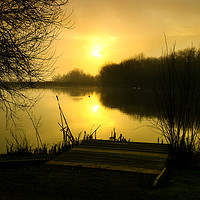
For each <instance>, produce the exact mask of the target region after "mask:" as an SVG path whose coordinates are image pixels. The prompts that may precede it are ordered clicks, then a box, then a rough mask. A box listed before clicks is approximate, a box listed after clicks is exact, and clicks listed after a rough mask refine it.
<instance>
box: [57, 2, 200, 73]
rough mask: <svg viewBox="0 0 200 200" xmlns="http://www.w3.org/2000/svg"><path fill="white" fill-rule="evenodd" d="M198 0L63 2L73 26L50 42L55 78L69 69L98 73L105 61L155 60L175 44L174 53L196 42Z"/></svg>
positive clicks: (199, 26) (198, 35) (199, 37)
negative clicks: (51, 43) (143, 57)
mask: <svg viewBox="0 0 200 200" xmlns="http://www.w3.org/2000/svg"><path fill="white" fill-rule="evenodd" d="M199 8H200V1H199V0H167V1H165V0H123V1H122V0H99V1H98V0H69V2H68V5H67V13H68V14H70V13H71V12H72V14H71V16H70V17H69V20H71V23H75V25H74V27H73V29H70V30H69V29H63V30H62V32H61V34H60V35H59V37H58V39H57V40H56V41H55V50H56V56H58V60H57V62H56V64H55V67H56V71H55V74H58V73H59V74H66V73H68V72H69V71H71V70H73V69H74V68H79V69H82V70H83V71H84V72H85V73H89V74H92V75H96V74H98V72H99V70H100V69H101V67H102V66H104V65H105V64H108V63H120V62H121V61H123V60H125V59H129V58H131V57H134V56H135V55H138V54H140V53H143V54H144V55H145V56H146V57H149V56H153V57H158V56H160V55H161V54H162V48H163V47H165V42H164V33H165V34H166V37H167V42H168V46H169V48H170V47H172V46H173V45H174V43H175V41H176V49H177V50H179V49H183V48H187V47H191V46H195V47H199V44H200V12H199Z"/></svg>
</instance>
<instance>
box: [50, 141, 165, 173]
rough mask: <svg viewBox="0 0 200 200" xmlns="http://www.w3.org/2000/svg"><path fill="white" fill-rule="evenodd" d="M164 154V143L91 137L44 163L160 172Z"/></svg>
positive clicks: (163, 162)
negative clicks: (107, 139)
mask: <svg viewBox="0 0 200 200" xmlns="http://www.w3.org/2000/svg"><path fill="white" fill-rule="evenodd" d="M167 157H168V146H167V145H166V144H154V143H138V142H131V143H121V142H111V141H106V140H90V141H87V142H85V143H83V144H81V145H79V146H78V147H75V148H72V149H71V150H70V151H68V152H65V153H64V154H62V155H59V156H58V157H56V158H55V159H54V160H51V161H49V162H47V164H51V165H66V166H80V167H91V168H102V169H109V170H121V171H129V172H139V173H148V174H160V173H161V171H162V170H163V168H164V167H165V164H166V160H167Z"/></svg>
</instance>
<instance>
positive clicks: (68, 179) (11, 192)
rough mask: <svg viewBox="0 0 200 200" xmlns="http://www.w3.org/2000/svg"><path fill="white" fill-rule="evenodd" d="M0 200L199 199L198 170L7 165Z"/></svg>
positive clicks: (2, 173) (2, 171) (2, 172)
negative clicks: (150, 172) (157, 178)
mask: <svg viewBox="0 0 200 200" xmlns="http://www.w3.org/2000/svg"><path fill="white" fill-rule="evenodd" d="M0 179H1V182H0V199H48V200H49V199H95V200H98V199H115V200H116V199H137V200H138V199H145V200H146V199H181V200H182V199H198V198H199V197H200V191H199V187H200V171H198V170H176V169H170V170H168V171H167V174H165V176H164V177H163V180H162V181H161V183H160V185H159V186H158V187H157V188H152V183H153V181H154V179H155V175H147V174H139V173H128V172H119V171H109V170H101V169H89V168H81V167H64V166H51V165H44V164H37V165H10V166H6V167H1V168H0Z"/></svg>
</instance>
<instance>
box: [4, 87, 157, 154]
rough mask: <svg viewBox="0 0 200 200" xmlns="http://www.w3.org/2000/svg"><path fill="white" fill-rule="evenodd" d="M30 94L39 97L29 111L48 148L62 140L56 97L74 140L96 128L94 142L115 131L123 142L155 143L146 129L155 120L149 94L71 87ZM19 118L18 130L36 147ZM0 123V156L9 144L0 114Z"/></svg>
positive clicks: (31, 133)
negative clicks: (35, 119) (126, 140)
mask: <svg viewBox="0 0 200 200" xmlns="http://www.w3.org/2000/svg"><path fill="white" fill-rule="evenodd" d="M30 92H31V94H32V95H33V96H35V95H37V94H41V95H42V98H41V100H40V101H39V103H38V104H37V105H36V106H35V107H34V108H33V109H32V111H33V113H34V115H35V117H36V118H37V119H39V118H40V117H41V125H40V127H39V133H40V136H41V138H42V141H43V143H46V144H47V145H48V146H49V147H50V146H51V145H52V144H55V143H58V142H60V141H61V140H62V133H61V132H60V127H59V125H58V122H60V118H59V109H58V104H57V100H56V95H58V96H59V99H60V104H61V107H62V110H63V112H64V114H65V117H66V119H67V121H68V124H69V127H70V129H71V131H72V133H73V134H74V135H75V136H77V135H78V134H79V133H80V132H81V131H86V132H87V133H89V132H90V131H91V130H95V129H96V128H97V127H98V126H99V125H101V127H100V128H99V129H98V131H97V139H108V138H109V137H110V134H111V131H113V129H114V128H115V130H116V133H117V136H119V134H123V136H124V137H125V138H126V139H131V140H132V141H137V142H157V138H158V136H160V135H159V134H158V133H157V132H156V130H152V129H150V128H149V127H148V126H147V125H150V122H149V121H151V120H152V119H154V118H155V117H156V108H155V105H154V101H153V93H152V91H143V90H120V89H115V90H113V89H105V88H86V87H85V88H78V87H70V88H54V89H37V90H36V89H35V90H31V91H30ZM18 116H19V117H20V119H18V120H16V122H17V127H18V128H20V129H21V130H23V131H24V133H25V134H26V136H27V139H28V141H29V143H30V144H31V145H33V146H34V147H36V137H35V131H34V128H33V125H32V123H31V121H30V119H29V117H28V115H27V114H26V113H22V112H21V113H18ZM0 120H1V121H0V125H1V132H0V141H1V145H0V152H1V153H4V152H5V151H6V139H7V140H10V137H9V135H10V131H9V130H6V122H5V114H3V113H1V115H0ZM19 132H21V133H22V131H20V130H19Z"/></svg>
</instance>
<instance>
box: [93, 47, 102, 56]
mask: <svg viewBox="0 0 200 200" xmlns="http://www.w3.org/2000/svg"><path fill="white" fill-rule="evenodd" d="M99 50H100V49H99V48H98V49H95V50H93V52H92V55H93V56H96V57H97V58H100V57H101V55H100V53H99Z"/></svg>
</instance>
